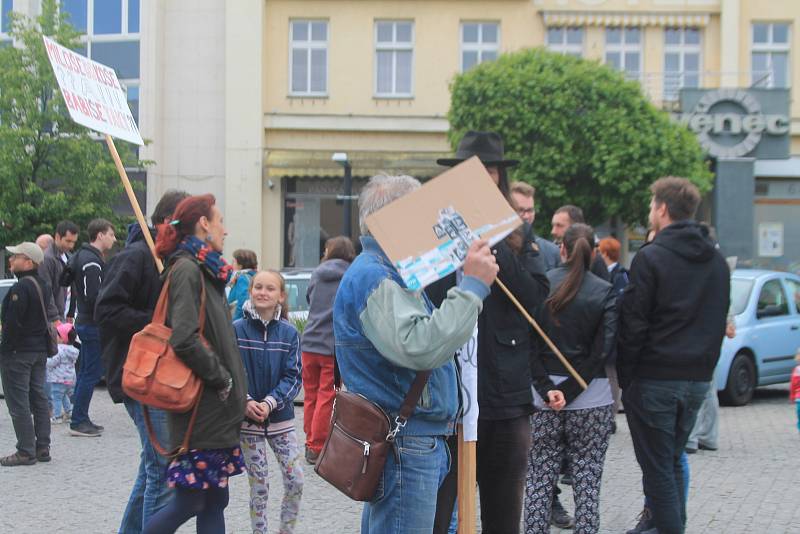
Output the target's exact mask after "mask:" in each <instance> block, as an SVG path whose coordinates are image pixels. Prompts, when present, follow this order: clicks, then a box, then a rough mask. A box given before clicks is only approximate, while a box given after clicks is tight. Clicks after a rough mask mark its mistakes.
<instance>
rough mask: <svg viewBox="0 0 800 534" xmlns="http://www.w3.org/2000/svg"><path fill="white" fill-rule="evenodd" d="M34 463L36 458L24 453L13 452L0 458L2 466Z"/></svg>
mask: <svg viewBox="0 0 800 534" xmlns="http://www.w3.org/2000/svg"><path fill="white" fill-rule="evenodd" d="M48 457H49V455H48ZM35 463H36V458H35V457H33V456H28V455H26V454H20V453H18V452H15V453H14V454H10V455H8V456H6V457H5V458H0V465H2V466H3V467H16V466H18V465H33V464H35Z"/></svg>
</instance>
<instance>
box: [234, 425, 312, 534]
mask: <svg viewBox="0 0 800 534" xmlns="http://www.w3.org/2000/svg"><path fill="white" fill-rule="evenodd" d="M241 440H242V450H243V451H244V461H245V464H246V465H247V477H248V479H249V481H250V524H251V526H252V528H253V534H267V499H268V498H269V479H268V477H267V475H268V473H269V470H268V466H267V443H269V446H270V448H271V449H272V452H274V453H275V458H277V460H278V464H279V465H280V468H281V473H282V474H283V501H282V502H281V528H280V530H279V531H278V532H279V533H280V534H291V533H292V532H294V528H295V526H296V525H297V514H298V512H299V510H300V499H301V498H302V496H303V468H302V466H301V463H300V455H299V454H298V449H297V433H296V432H295V431H294V430H290V431H289V432H284V433H282V434H278V435H276V436H269V437H267V438H266V439H265V438H264V436H254V435H251V434H242V437H241Z"/></svg>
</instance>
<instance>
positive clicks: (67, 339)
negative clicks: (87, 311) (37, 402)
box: [47, 323, 79, 424]
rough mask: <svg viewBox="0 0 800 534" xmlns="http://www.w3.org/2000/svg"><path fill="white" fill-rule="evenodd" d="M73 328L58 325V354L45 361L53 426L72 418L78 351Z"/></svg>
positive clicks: (62, 324) (69, 325)
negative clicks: (71, 399)
mask: <svg viewBox="0 0 800 534" xmlns="http://www.w3.org/2000/svg"><path fill="white" fill-rule="evenodd" d="M75 336H76V334H75V327H74V326H72V325H71V324H70V323H61V324H60V325H58V354H56V355H55V356H53V357H52V358H48V359H47V385H48V387H49V388H50V403H51V404H52V406H53V415H52V417H51V418H50V422H51V423H53V424H58V423H65V422H68V421H69V420H70V417H71V416H72V403H71V402H70V397H72V391H73V388H74V386H75V361H76V360H77V359H78V352H79V351H78V349H77V348H75V347H74V346H73V343H75Z"/></svg>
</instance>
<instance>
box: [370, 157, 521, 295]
mask: <svg viewBox="0 0 800 534" xmlns="http://www.w3.org/2000/svg"><path fill="white" fill-rule="evenodd" d="M366 222H367V226H368V227H369V231H370V233H371V234H372V235H373V236H374V237H375V239H377V240H378V243H380V245H381V248H383V251H384V252H385V253H386V255H387V256H389V259H390V260H391V261H392V263H393V264H394V266H395V268H396V269H397V270H398V272H399V273H400V276H401V277H402V278H403V281H404V282H405V283H406V286H408V288H409V289H412V290H421V289H423V288H424V287H425V286H427V285H429V284H432V283H433V282H435V281H437V280H439V279H440V278H444V277H445V276H447V275H448V274H450V273H452V272H454V271H455V270H456V269H458V268H459V267H461V265H463V263H464V259H465V258H466V256H467V249H469V246H470V244H471V243H472V242H473V241H475V240H476V239H478V238H480V239H486V240H487V241H489V243H490V244H492V245H493V244H495V243H497V242H498V241H500V240H501V239H503V238H504V237H506V236H507V235H508V234H510V233H511V232H512V231H513V230H514V229H515V228H516V227H518V226H520V225H521V224H522V220H521V219H520V218H519V217H518V216H517V214H516V212H515V211H514V210H513V209H512V208H511V206H510V205H509V204H508V202H507V201H506V199H505V198H503V195H502V194H501V193H500V190H499V189H498V188H497V186H496V185H495V183H494V182H493V181H492V178H491V177H490V176H489V173H488V172H486V168H485V167H484V166H483V164H482V163H481V162H480V160H479V159H478V158H477V157H472V158H470V159H468V160H467V161H464V162H463V163H460V164H459V165H457V166H455V167H453V168H452V169H449V170H447V171H445V172H444V173H442V174H440V175H439V176H437V177H436V178H434V179H433V180H431V181H429V182H428V183H426V184H425V185H423V186H422V187H421V188H419V189H418V190H417V191H414V192H413V193H411V194H408V195H406V196H404V197H402V198H400V199H398V200H396V201H395V202H392V203H391V204H389V205H388V206H385V207H384V208H382V209H380V210H378V211H377V212H375V213H373V214H372V215H370V216H369V217H367V221H366Z"/></svg>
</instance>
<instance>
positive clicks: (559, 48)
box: [544, 26, 586, 58]
mask: <svg viewBox="0 0 800 534" xmlns="http://www.w3.org/2000/svg"><path fill="white" fill-rule="evenodd" d="M555 28H560V29H562V30H564V38H563V39H562V40H561V42H560V43H551V42H550V41H549V38H550V30H551V29H555ZM570 29H578V30H580V31H581V44H579V45H576V44H569V43H567V30H570ZM544 38H545V46H546V47H547V49H548V50H550V51H551V52H556V53H558V54H564V55H570V56H577V57H581V58H582V57H583V49H584V43H585V42H586V39H585V38H586V28H585V27H583V26H549V27H548V28H546V29H545V37H544Z"/></svg>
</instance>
